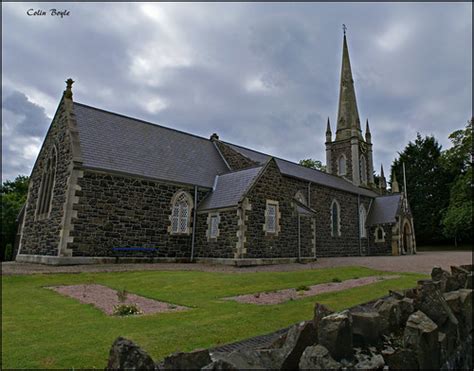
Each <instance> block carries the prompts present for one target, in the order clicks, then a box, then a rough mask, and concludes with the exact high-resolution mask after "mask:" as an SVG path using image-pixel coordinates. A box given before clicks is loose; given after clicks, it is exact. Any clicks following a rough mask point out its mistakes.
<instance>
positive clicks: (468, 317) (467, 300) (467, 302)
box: [459, 289, 473, 336]
mask: <svg viewBox="0 0 474 371" xmlns="http://www.w3.org/2000/svg"><path fill="white" fill-rule="evenodd" d="M459 291H460V300H461V315H462V319H463V324H464V326H463V327H462V328H463V331H462V334H463V336H467V335H468V334H469V333H470V332H471V331H472V299H473V297H472V290H470V289H462V290H459Z"/></svg>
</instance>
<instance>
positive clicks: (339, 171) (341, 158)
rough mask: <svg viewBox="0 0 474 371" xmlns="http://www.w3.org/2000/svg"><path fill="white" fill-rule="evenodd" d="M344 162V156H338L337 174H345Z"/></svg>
mask: <svg viewBox="0 0 474 371" xmlns="http://www.w3.org/2000/svg"><path fill="white" fill-rule="evenodd" d="M346 162H347V161H346V156H344V155H341V156H339V158H338V160H337V175H346Z"/></svg>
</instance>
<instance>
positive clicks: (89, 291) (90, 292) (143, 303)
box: [46, 284, 187, 316]
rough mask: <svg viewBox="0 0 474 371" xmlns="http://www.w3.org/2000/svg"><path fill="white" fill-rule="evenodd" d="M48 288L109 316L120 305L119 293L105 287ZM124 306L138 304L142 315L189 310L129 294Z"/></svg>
mask: <svg viewBox="0 0 474 371" xmlns="http://www.w3.org/2000/svg"><path fill="white" fill-rule="evenodd" d="M46 288H48V289H51V290H54V291H56V292H57V293H59V294H62V295H65V296H69V297H71V298H74V299H76V300H79V301H80V302H81V303H83V304H92V305H94V306H95V307H96V308H99V309H100V310H101V311H102V312H104V313H105V314H107V315H109V316H111V315H113V312H114V307H115V306H116V305H118V304H120V302H119V299H118V296H117V291H116V290H114V289H111V288H109V287H107V286H103V285H97V284H89V285H69V286H50V287H46ZM124 304H136V305H137V306H138V308H140V310H141V312H142V314H153V313H164V312H176V311H182V310H186V309H187V308H186V307H182V306H179V305H172V304H168V303H164V302H162V301H158V300H153V299H148V298H145V297H143V296H139V295H135V294H131V293H128V294H127V297H126V299H125V301H124Z"/></svg>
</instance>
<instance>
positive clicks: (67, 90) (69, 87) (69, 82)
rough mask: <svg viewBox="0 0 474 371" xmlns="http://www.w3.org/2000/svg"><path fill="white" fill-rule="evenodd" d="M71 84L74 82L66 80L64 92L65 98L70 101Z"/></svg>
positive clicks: (69, 79)
mask: <svg viewBox="0 0 474 371" xmlns="http://www.w3.org/2000/svg"><path fill="white" fill-rule="evenodd" d="M72 84H74V80H73V79H71V78H68V79H67V80H66V90H65V91H64V97H65V98H68V99H72Z"/></svg>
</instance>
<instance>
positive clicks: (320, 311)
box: [313, 303, 334, 342]
mask: <svg viewBox="0 0 474 371" xmlns="http://www.w3.org/2000/svg"><path fill="white" fill-rule="evenodd" d="M332 313H334V312H333V311H332V310H330V309H329V308H328V307H326V306H325V305H322V304H319V303H316V304H315V305H314V315H313V325H314V330H315V332H316V342H317V341H318V332H319V323H320V322H321V320H322V319H323V317H326V316H329V315H330V314H332Z"/></svg>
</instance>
